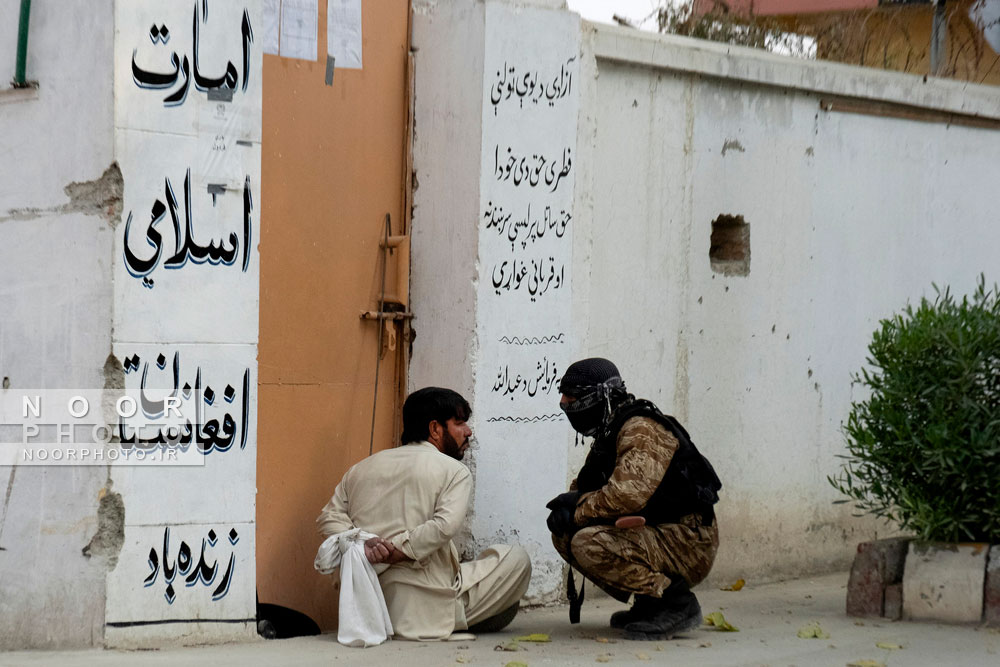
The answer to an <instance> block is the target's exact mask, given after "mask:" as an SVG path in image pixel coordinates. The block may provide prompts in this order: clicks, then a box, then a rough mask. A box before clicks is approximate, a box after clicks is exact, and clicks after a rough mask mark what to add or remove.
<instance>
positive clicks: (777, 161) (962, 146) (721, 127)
mask: <svg viewBox="0 0 1000 667" xmlns="http://www.w3.org/2000/svg"><path fill="white" fill-rule="evenodd" d="M588 41H589V45H590V52H591V53H592V54H593V56H594V58H595V61H596V66H597V70H598V77H597V79H596V81H595V80H591V81H592V82H593V85H592V86H591V87H590V88H589V89H588V91H587V92H586V93H584V95H585V102H584V108H586V109H588V110H591V111H592V113H593V116H592V118H591V119H590V122H591V123H592V127H593V129H594V131H595V133H596V134H595V138H594V140H593V146H594V152H593V155H592V159H590V160H588V161H587V163H586V164H587V166H588V167H589V169H588V171H587V174H586V175H581V176H580V178H581V180H583V179H585V178H587V175H589V183H590V185H589V187H581V188H580V191H590V192H594V193H599V194H598V195H597V196H595V197H594V198H593V204H592V214H591V215H592V221H591V225H592V233H591V235H590V238H591V253H592V255H591V257H590V259H589V262H588V266H589V268H590V271H589V282H590V298H589V303H588V304H587V305H588V314H587V317H586V320H585V321H583V320H581V326H586V328H587V331H588V334H587V341H588V349H589V351H590V352H592V353H594V354H601V355H606V356H609V357H612V358H614V359H616V360H618V363H619V365H620V366H621V367H622V369H623V372H624V373H626V374H627V375H626V381H627V382H629V384H630V388H631V389H632V390H633V391H634V392H636V393H637V394H642V395H647V396H650V397H653V398H654V400H656V401H657V402H658V403H659V404H660V405H662V406H664V407H665V408H666V409H669V410H671V411H672V412H673V413H674V414H676V415H677V416H678V418H680V419H681V420H682V421H683V422H685V423H686V424H687V426H688V428H689V430H690V432H691V433H692V435H693V437H694V438H695V441H696V443H697V444H698V445H699V446H700V447H701V448H702V449H703V451H704V452H705V453H706V455H708V456H709V458H710V459H711V460H712V461H713V462H714V464H715V466H716V469H717V470H718V472H719V475H720V477H721V478H722V480H723V482H724V484H725V488H724V491H723V500H722V501H721V503H720V505H719V508H718V513H719V523H720V530H721V532H722V535H723V538H722V539H723V545H722V548H721V549H720V553H719V559H718V561H717V565H716V569H715V573H716V577H718V578H723V579H724V578H734V577H737V576H746V577H753V578H754V579H758V580H759V579H763V578H774V577H779V576H785V575H794V574H800V573H805V572H816V571H822V570H829V569H831V568H835V567H841V566H844V565H846V564H847V563H848V562H849V558H850V556H851V554H852V552H853V546H854V544H855V543H856V542H857V541H859V540H861V539H865V538H866V537H869V536H871V535H872V534H873V532H874V531H876V530H882V531H885V527H881V526H879V525H878V524H875V523H874V522H872V521H866V520H859V519H854V518H851V516H850V509H849V507H848V506H845V505H836V506H835V505H832V504H831V503H832V501H834V500H836V499H837V494H836V492H835V491H834V490H833V489H832V487H830V486H829V484H828V483H827V481H826V476H827V475H829V474H832V473H834V472H836V471H837V470H838V468H839V465H838V459H837V458H836V455H838V454H841V453H843V451H844V449H843V437H842V435H841V433H840V425H841V423H842V421H843V420H844V419H845V418H846V416H847V413H848V411H849V409H850V402H851V400H852V399H855V398H857V396H856V394H855V393H854V391H853V390H852V386H851V382H850V374H851V373H852V372H854V371H857V370H858V369H860V367H861V365H862V364H863V362H864V359H865V350H866V346H867V343H868V342H869V340H870V335H871V333H872V331H873V330H874V329H875V328H876V326H877V323H878V320H879V319H880V318H882V317H887V316H889V315H890V314H891V313H893V312H894V311H897V310H898V309H899V308H901V307H902V306H903V305H904V304H905V303H906V301H907V300H908V299H910V300H915V299H919V297H920V296H921V295H922V294H929V293H931V282H932V281H933V282H936V283H937V284H939V285H951V286H952V288H953V290H954V291H956V292H958V293H967V292H968V291H970V290H971V289H972V288H973V286H974V283H975V279H976V276H977V274H978V273H979V272H983V271H985V272H986V273H987V275H988V276H992V277H994V278H995V273H996V271H997V268H998V263H997V260H996V254H995V252H993V250H992V247H993V246H995V244H996V243H997V242H998V241H1000V230H998V229H997V227H996V225H995V219H996V214H995V206H994V203H993V197H992V194H991V193H992V187H991V185H990V184H991V182H992V181H993V180H995V178H994V177H995V168H996V167H995V158H996V155H998V154H1000V131H998V127H1000V124H997V123H994V124H993V127H992V128H980V127H970V126H968V125H961V124H948V123H944V122H930V120H931V119H932V118H933V117H934V114H941V113H946V112H952V113H955V112H957V113H961V112H967V113H973V114H977V118H976V119H975V120H973V119H972V118H971V117H965V120H966V121H968V122H975V123H981V122H985V121H983V117H990V118H994V119H995V118H996V117H997V112H996V109H997V108H1000V107H998V105H997V102H998V101H1000V94H998V93H997V92H996V89H993V88H988V87H978V88H977V87H965V86H962V85H960V84H954V83H952V82H932V83H924V82H923V81H922V80H921V79H920V78H919V77H915V76H904V75H895V74H888V73H884V72H878V71H868V70H861V69H857V68H848V67H843V66H837V65H830V64H824V63H811V62H802V61H785V60H782V59H780V58H778V57H773V56H768V55H767V54H759V53H757V52H754V51H748V50H738V49H732V48H726V47H725V46H721V45H711V44H699V43H696V42H695V43H692V42H690V41H688V40H683V39H676V38H675V39H669V38H663V37H657V36H653V35H638V34H636V33H633V32H630V31H625V30H619V29H615V28H609V29H605V28H603V27H599V26H592V27H590V28H589V29H588ZM848 94H849V95H850V96H851V97H852V98H853V100H854V102H853V103H852V106H851V108H855V109H859V110H861V111H864V113H845V112H838V111H836V110H833V111H826V110H824V109H825V108H830V103H831V102H833V107H832V108H833V109H837V108H841V107H838V106H837V105H836V100H838V99H841V98H840V97H838V96H841V95H848ZM821 100H824V101H825V102H824V103H823V104H821ZM894 104H897V105H904V104H907V105H913V107H915V109H910V110H909V116H910V118H909V119H903V118H894V117H888V116H887V114H891V113H894V111H893V110H894V109H896V107H893V106H892V105H894ZM920 117H923V118H924V120H923V121H921V120H913V118H920ZM959 122H961V121H959ZM581 173H583V172H581ZM585 182H586V181H585ZM580 208H583V207H580ZM723 214H725V215H734V216H735V215H740V216H743V218H744V220H745V221H746V223H748V224H749V230H750V231H749V234H750V243H749V245H750V265H749V275H746V276H741V275H725V274H724V273H720V272H717V271H716V270H714V269H713V267H712V263H711V261H710V259H709V248H710V244H711V233H712V221H713V220H715V219H716V218H718V216H720V215H723ZM581 215H585V213H584V212H583V211H581ZM577 232H578V233H579V232H580V228H579V227H578V228H577ZM576 268H577V269H578V274H577V276H578V278H577V280H581V279H582V278H581V276H580V273H582V267H580V266H579V265H578V266H577V267H576ZM623 285H624V286H626V287H624V288H623ZM637 333H638V335H637Z"/></svg>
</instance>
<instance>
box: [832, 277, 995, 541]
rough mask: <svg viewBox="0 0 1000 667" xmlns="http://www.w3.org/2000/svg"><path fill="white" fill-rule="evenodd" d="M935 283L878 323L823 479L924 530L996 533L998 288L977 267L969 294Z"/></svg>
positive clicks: (983, 536)
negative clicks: (926, 295)
mask: <svg viewBox="0 0 1000 667" xmlns="http://www.w3.org/2000/svg"><path fill="white" fill-rule="evenodd" d="M934 289H935V291H936V292H937V296H936V297H935V298H934V300H933V301H929V300H927V299H921V302H920V307H919V308H916V309H914V308H913V307H912V306H910V305H907V307H906V308H905V310H904V311H903V312H902V313H901V314H898V315H896V316H894V317H893V318H891V319H887V320H882V322H881V323H880V327H881V328H880V329H879V330H877V331H876V332H875V334H874V336H873V338H872V342H871V344H870V345H869V346H868V351H869V354H870V356H869V358H868V359H867V363H868V366H869V367H868V368H865V369H862V371H861V373H860V374H856V375H855V376H854V378H853V379H854V382H855V383H857V384H860V385H863V386H864V387H866V388H867V389H868V390H869V391H870V396H869V397H868V398H867V399H866V400H862V401H858V402H855V403H853V404H852V405H851V414H850V416H849V417H848V420H847V424H846V425H845V427H844V431H845V435H846V437H847V449H848V451H849V452H850V454H849V455H848V456H844V457H843V458H845V459H847V460H846V462H845V464H844V466H843V468H842V469H841V471H840V473H839V474H838V475H837V476H836V477H829V478H828V479H829V481H830V483H831V484H832V485H833V486H834V487H836V488H837V489H838V490H840V491H841V492H842V493H844V494H845V495H846V496H848V500H842V501H838V502H851V501H854V504H855V507H856V508H857V509H858V510H860V511H861V512H862V513H870V514H874V515H876V516H879V517H883V518H885V519H887V520H889V521H892V522H895V523H896V524H898V525H899V526H900V527H901V528H902V529H904V530H906V531H908V532H912V533H915V534H916V535H917V536H919V537H920V538H922V539H926V540H936V541H943V542H963V541H976V542H994V543H995V542H1000V292H998V290H997V286H996V285H994V286H993V288H992V289H990V290H987V289H986V281H985V278H984V277H983V276H980V278H979V285H978V289H977V290H976V293H975V294H974V295H973V296H972V298H971V299H970V298H969V297H963V298H962V300H961V301H956V300H955V299H954V298H953V297H952V295H951V294H950V292H949V290H948V289H947V288H946V289H945V290H943V291H942V290H940V289H938V288H937V286H935V287H934Z"/></svg>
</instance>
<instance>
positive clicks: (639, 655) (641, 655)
mask: <svg viewBox="0 0 1000 667" xmlns="http://www.w3.org/2000/svg"><path fill="white" fill-rule="evenodd" d="M635 657H637V658H639V659H640V660H652V658H650V657H649V655H648V654H646V653H636V654H635Z"/></svg>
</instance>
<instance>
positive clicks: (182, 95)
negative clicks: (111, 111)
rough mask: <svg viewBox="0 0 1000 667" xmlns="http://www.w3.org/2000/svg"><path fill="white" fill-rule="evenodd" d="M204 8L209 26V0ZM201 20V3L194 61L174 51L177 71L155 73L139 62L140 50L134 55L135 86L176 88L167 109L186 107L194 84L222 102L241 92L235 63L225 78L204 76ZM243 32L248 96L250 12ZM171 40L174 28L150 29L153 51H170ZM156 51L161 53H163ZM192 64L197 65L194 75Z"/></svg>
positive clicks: (166, 99)
mask: <svg viewBox="0 0 1000 667" xmlns="http://www.w3.org/2000/svg"><path fill="white" fill-rule="evenodd" d="M201 4H202V11H201V22H206V21H208V2H207V0H205V1H204V2H202V3H201ZM198 18H199V8H198V2H195V3H194V16H193V20H192V25H193V27H192V44H193V45H192V49H191V58H190V59H188V56H187V54H184V55H183V56H178V55H177V52H176V51H173V52H172V53H171V54H170V64H171V65H172V66H173V71H165V72H164V71H154V70H152V69H149V70H147V69H143V68H142V67H140V66H139V64H138V62H137V57H138V54H139V49H138V47H136V48H135V49H133V51H132V80H133V81H135V85H137V86H138V87H140V88H145V89H149V90H168V89H174V88H175V86H177V87H176V89H174V90H173V92H172V93H170V94H169V95H167V96H166V97H164V98H163V105H164V106H167V107H171V106H179V105H181V104H184V102H185V101H186V100H187V96H188V90H189V89H190V86H191V82H192V81H194V86H195V89H196V90H199V91H201V92H204V93H208V94H209V95H213V94H216V95H219V96H220V97H222V98H228V99H232V95H233V93H234V92H235V91H236V89H237V85H238V83H239V80H240V75H239V72H238V71H237V69H236V66H235V65H233V62H232V61H231V60H230V61H228V62H227V63H226V68H225V72H223V73H222V75H221V76H217V77H211V76H206V75H204V74H203V73H202V69H201V58H200V54H199V48H198V46H199V44H200V43H201V39H200V35H199V20H198ZM240 32H241V34H242V41H243V59H242V63H243V91H244V92H246V89H247V85H248V84H249V83H250V45H251V44H252V43H253V28H252V27H251V25H250V13H249V11H247V10H246V9H244V10H243V20H242V22H241V25H240ZM170 38H171V32H170V28H168V27H167V26H166V24H164V23H160V24H159V25H157V24H156V23H153V25H152V26H150V28H149V39H150V41H151V42H152V43H153V47H157V46H163V47H166V46H167V43H168V42H169V41H170ZM155 50H157V51H158V50H159V49H155ZM192 62H193V64H194V71H193V72H192ZM192 74H193V76H192ZM178 81H180V85H179V86H178V85H177V84H178Z"/></svg>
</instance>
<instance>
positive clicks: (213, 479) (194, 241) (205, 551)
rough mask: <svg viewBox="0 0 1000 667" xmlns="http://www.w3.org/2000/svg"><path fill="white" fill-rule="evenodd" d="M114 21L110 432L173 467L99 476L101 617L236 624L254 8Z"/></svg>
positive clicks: (249, 506) (255, 142) (252, 384)
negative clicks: (117, 196)
mask: <svg viewBox="0 0 1000 667" xmlns="http://www.w3.org/2000/svg"><path fill="white" fill-rule="evenodd" d="M114 14H115V17H114V18H115V47H114V48H115V101H114V103H115V145H116V157H117V159H118V161H119V166H120V167H121V170H122V175H123V179H124V183H125V187H124V194H123V199H124V202H123V210H124V215H123V216H122V223H123V224H121V225H118V226H117V227H116V230H115V244H116V246H115V255H114V278H115V281H114V292H115V293H114V298H115V309H114V312H115V316H114V340H113V353H114V355H115V357H116V358H117V359H119V360H120V363H121V370H122V371H123V375H124V387H125V390H126V392H127V393H128V395H130V396H132V397H134V399H135V402H136V403H137V409H136V410H135V411H134V412H132V413H127V414H124V415H123V414H122V413H118V414H117V415H116V416H115V417H110V416H109V418H108V421H109V422H110V423H111V424H112V426H113V431H114V435H116V436H117V440H119V441H120V447H121V448H122V449H123V450H129V451H134V452H136V453H140V452H150V451H153V452H156V451H164V452H171V450H176V451H173V452H172V453H175V454H179V455H178V456H177V457H176V458H177V460H180V461H183V463H179V464H176V465H173V464H171V465H167V466H164V467H161V468H158V469H155V470H154V469H152V467H148V468H138V467H133V468H124V467H123V468H121V469H119V470H117V471H116V472H115V477H114V479H113V481H114V483H115V485H116V489H119V490H120V491H121V492H122V493H123V495H124V496H125V497H127V498H128V499H129V500H128V502H129V514H128V516H127V521H126V526H125V528H126V535H127V536H128V537H127V539H126V544H125V546H124V547H123V551H122V553H121V556H120V560H119V566H118V567H117V568H116V569H115V570H114V571H113V572H112V573H111V574H109V586H108V598H107V611H108V614H107V618H108V619H109V620H112V621H114V623H112V624H109V625H114V626H116V627H131V625H132V624H135V625H137V626H141V627H147V626H148V627H158V626H154V625H150V624H155V623H161V622H163V623H167V624H174V625H164V626H163V627H164V628H170V627H173V628H181V627H182V626H181V625H177V624H181V623H183V622H187V621H188V620H190V619H228V620H226V622H230V621H231V619H247V618H252V617H253V615H254V614H253V592H254V576H253V544H254V532H255V531H254V498H255V487H256V481H255V469H256V461H255V455H256V419H257V404H256V402H257V396H256V386H257V378H256V373H257V362H256V357H257V340H258V333H259V324H258V309H259V265H260V263H259V261H258V260H259V257H258V255H259V250H258V248H257V245H258V243H259V225H260V219H259V218H260V216H259V213H258V211H259V208H260V207H259V199H260V180H261V179H260V159H261V152H260V142H261V94H262V88H261V84H262V80H261V56H262V54H261V49H260V44H258V43H257V42H258V41H259V40H255V34H254V29H255V27H258V25H259V23H260V17H261V0H176V1H174V2H163V0H129V1H128V2H118V3H114ZM147 212H148V213H147ZM129 414H130V416H129ZM116 444H117V443H116ZM184 454H187V456H184ZM161 537H162V540H161V539H160V538H161ZM147 565H148V568H147ZM191 622H194V621H191ZM198 622H201V621H198ZM206 622H210V621H206ZM220 627H221V626H220ZM178 631H179V632H184V630H178ZM164 632H166V630H164ZM220 632H222V630H220Z"/></svg>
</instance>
